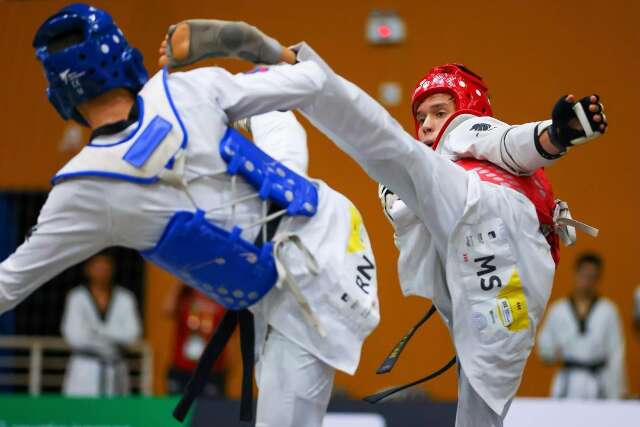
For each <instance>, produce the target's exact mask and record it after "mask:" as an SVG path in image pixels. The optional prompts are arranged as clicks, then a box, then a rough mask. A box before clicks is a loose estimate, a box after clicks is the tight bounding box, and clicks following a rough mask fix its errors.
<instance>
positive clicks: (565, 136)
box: [549, 94, 608, 152]
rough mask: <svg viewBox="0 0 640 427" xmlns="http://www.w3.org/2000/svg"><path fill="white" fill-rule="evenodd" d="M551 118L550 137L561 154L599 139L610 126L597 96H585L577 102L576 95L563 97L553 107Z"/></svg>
mask: <svg viewBox="0 0 640 427" xmlns="http://www.w3.org/2000/svg"><path fill="white" fill-rule="evenodd" d="M551 118H552V121H553V123H552V125H551V127H550V128H549V137H550V139H551V143H552V144H553V145H554V146H555V147H556V148H558V149H559V150H560V151H561V152H564V151H566V149H567V148H568V147H571V146H574V145H577V144H582V143H585V142H587V141H590V140H591V139H594V138H597V137H598V136H600V135H602V134H603V133H605V131H606V130H607V126H608V123H607V117H606V116H605V115H604V106H603V105H602V103H601V102H600V97H599V96H598V95H596V94H593V95H591V96H585V97H584V98H582V99H580V100H579V101H577V102H576V98H575V96H574V95H566V96H563V97H561V98H560V99H559V100H558V102H556V104H555V106H554V107H553V110H552V112H551Z"/></svg>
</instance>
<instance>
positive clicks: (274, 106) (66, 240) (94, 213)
mask: <svg viewBox="0 0 640 427" xmlns="http://www.w3.org/2000/svg"><path fill="white" fill-rule="evenodd" d="M160 74H161V73H158V74H156V76H154V77H153V78H152V79H151V80H150V81H149V83H147V85H145V88H143V91H142V92H141V94H142V95H141V96H142V97H149V99H150V101H149V102H146V103H145V102H143V103H142V104H140V105H141V107H142V108H141V109H140V111H141V112H140V116H141V117H140V118H139V120H138V121H136V122H135V123H132V124H131V125H130V126H129V127H127V128H126V129H123V130H121V131H119V132H117V133H115V134H109V135H101V136H98V137H96V138H94V139H93V140H92V141H91V143H90V144H89V145H90V147H89V148H87V147H85V149H83V151H85V153H89V152H90V151H91V150H100V149H101V148H98V147H105V148H104V149H105V150H110V152H111V153H112V154H114V153H115V154H117V151H116V150H118V149H121V148H122V147H126V144H129V143H130V142H131V141H134V140H136V138H137V137H138V135H140V133H141V132H144V130H145V125H141V123H143V124H146V123H147V122H148V120H149V118H151V117H154V115H160V116H162V117H164V118H166V119H167V120H169V121H170V123H172V124H173V127H172V128H171V131H170V134H169V135H170V137H171V138H174V137H173V136H171V135H172V134H173V132H177V136H176V138H178V137H179V138H178V139H182V138H183V137H182V135H181V132H182V133H184V134H186V135H187V136H188V138H187V139H186V140H184V139H183V141H186V144H185V145H184V147H183V148H184V150H185V151H184V157H183V159H184V169H183V173H182V178H183V179H184V181H185V182H186V185H187V187H188V189H189V192H190V193H191V195H192V197H193V200H194V201H195V204H196V205H197V206H198V207H199V208H201V209H203V210H204V211H206V212H207V218H208V219H209V220H211V221H213V222H215V223H216V224H217V225H219V226H221V227H223V228H225V229H227V230H230V229H231V228H232V226H235V225H237V226H239V227H241V228H243V230H244V233H243V237H244V238H245V239H246V240H249V241H253V240H254V239H255V237H256V235H257V232H258V230H259V227H248V226H249V225H250V224H252V223H254V222H256V221H257V220H259V219H260V218H261V217H262V215H263V214H262V205H261V203H260V202H259V199H257V198H252V199H247V200H244V201H242V202H240V203H237V204H236V205H235V209H233V208H232V207H231V206H230V204H229V201H230V200H232V198H234V197H239V196H242V195H249V194H255V190H253V188H252V187H250V186H249V184H248V183H246V182H245V181H244V180H243V179H238V180H237V185H236V186H235V190H234V191H232V186H231V185H230V178H229V176H228V175H226V174H224V171H225V170H226V166H227V165H226V163H225V162H224V161H223V160H222V158H221V156H220V154H219V141H220V139H221V137H222V136H223V134H224V132H225V131H226V130H227V127H228V124H229V123H231V122H233V121H235V120H239V119H243V118H246V117H250V116H255V115H258V114H261V113H266V112H269V111H274V110H290V109H292V108H295V107H301V106H303V105H304V104H305V103H307V102H310V101H311V100H312V99H313V97H314V96H315V95H316V94H317V93H318V92H319V91H320V90H322V87H323V85H324V81H325V76H324V73H323V72H322V70H321V69H320V67H318V66H317V65H316V64H313V63H310V62H308V63H305V64H299V65H296V66H293V67H292V66H280V67H272V68H271V69H270V70H269V71H267V72H261V73H253V74H238V75H232V74H230V73H228V72H226V71H225V70H223V69H220V68H216V67H210V68H200V69H196V70H192V71H189V72H184V73H173V74H170V75H169V76H168V77H167V80H166V84H165V83H163V82H164V81H163V80H159V79H161V75H160ZM163 84H164V85H165V86H166V87H168V91H169V92H170V93H171V98H172V103H173V104H175V105H172V106H171V109H173V110H176V111H178V112H179V115H180V117H181V119H182V124H180V126H178V125H177V124H176V121H175V119H176V118H175V117H173V116H172V113H171V112H170V111H169V107H168V106H167V99H165V98H163V96H164V95H163V93H164V92H162V91H163V90H164V89H162V88H163ZM151 85H155V86H154V87H151ZM147 88H149V89H147ZM143 92H144V93H143ZM138 102H140V100H138ZM174 106H175V108H174ZM174 113H175V111H174ZM181 128H182V129H181ZM256 130H257V131H258V132H259V130H258V129H256ZM174 139H175V138H174ZM120 144H122V145H120ZM162 144H164V141H163V142H162ZM111 147H113V148H111ZM161 147H164V145H161ZM161 152H162V149H161V148H159V149H158V150H156V152H154V155H155V153H161ZM105 153H107V151H105ZM115 154H114V155H113V156H112V158H114V159H116V160H118V159H120V157H118V156H117V155H115ZM82 156H84V157H82ZM153 159H154V158H153V157H152V158H151V160H149V162H148V163H153V162H152V160H153ZM80 160H82V162H81V161H80ZM85 161H92V162H97V163H100V161H101V160H100V158H99V157H96V156H90V155H89V154H83V152H81V153H80V154H79V155H78V156H76V157H75V158H74V159H72V160H71V162H70V163H69V164H68V165H67V166H66V167H65V168H63V170H62V172H63V173H70V174H75V173H78V171H79V170H82V168H83V167H85V165H86V164H88V163H83V162H85ZM100 166H101V167H103V166H104V164H101V165H100ZM146 166H147V165H146V164H145V165H144V166H143V167H145V168H146ZM163 166H164V164H163ZM113 168H114V170H116V171H118V168H120V169H122V170H123V171H125V172H126V171H128V170H131V168H130V167H129V166H127V165H126V164H120V165H119V166H118V167H115V166H113ZM213 175H215V176H213ZM69 176H71V175H69ZM75 176H76V178H73V179H66V180H62V181H61V182H60V183H58V184H57V185H55V187H54V188H53V189H52V191H51V192H50V194H49V197H48V199H47V202H46V203H45V205H44V206H43V208H42V210H41V212H40V215H39V218H38V224H37V227H36V229H35V231H34V232H33V234H32V235H31V236H30V238H29V239H28V240H27V241H25V242H24V243H23V244H22V245H21V246H20V247H19V248H18V249H17V250H16V252H15V253H14V254H12V255H11V256H10V257H9V258H7V259H6V260H4V261H3V262H2V264H1V265H0V312H3V311H6V310H7V309H10V308H11V307H13V306H15V305H16V304H17V303H18V302H19V301H21V300H22V299H24V298H25V297H26V296H27V295H29V293H31V292H32V291H33V290H35V289H36V288H37V287H39V286H40V285H42V284H43V283H44V282H46V281H47V280H48V279H50V278H52V277H53V276H55V275H56V274H58V273H60V272H61V271H63V270H64V269H66V268H68V267H69V266H71V265H74V264H76V263H78V262H80V261H82V260H83V259H85V258H87V257H89V256H91V255H92V254H95V253H97V252H98V251H100V250H101V249H103V248H106V247H110V246H124V247H128V248H132V249H136V250H141V251H143V250H147V249H150V248H152V247H154V246H155V245H156V243H157V242H158V240H159V238H160V237H161V235H162V232H163V231H164V229H165V226H166V225H167V222H168V221H169V219H170V218H171V217H172V216H173V215H174V213H175V212H176V211H180V210H193V209H194V203H193V202H192V200H191V199H190V198H189V197H188V196H187V194H186V192H185V191H184V189H183V188H180V187H179V186H176V185H171V184H169V183H165V182H164V181H160V182H156V183H153V184H145V185H141V184H138V183H135V182H128V181H122V180H116V179H110V178H101V177H96V176H87V175H84V176H79V177H78V175H75ZM317 184H318V188H319V190H318V192H319V206H318V213H317V214H316V215H314V216H313V217H311V218H306V217H304V218H303V217H295V218H286V219H284V220H283V221H282V223H281V225H280V227H279V229H278V233H285V232H288V233H293V234H295V235H298V236H299V237H300V239H301V241H302V243H303V244H304V245H305V246H306V248H307V249H308V250H309V251H310V253H312V254H313V255H314V256H315V259H316V261H317V263H318V266H319V274H318V275H315V276H314V275H311V274H309V271H308V269H307V268H306V266H305V263H304V257H303V256H302V255H301V253H300V251H299V250H298V249H297V248H296V247H295V246H293V245H288V246H285V247H284V248H283V249H284V250H283V257H284V261H285V264H286V265H288V266H289V267H290V272H291V274H292V275H293V277H295V278H296V280H297V283H298V285H299V287H300V290H301V292H302V293H303V295H304V296H305V298H306V299H307V301H308V303H309V305H310V306H311V310H312V312H313V313H314V315H315V317H316V318H317V319H318V320H319V322H320V324H321V326H322V328H323V329H324V331H325V332H326V334H327V335H326V337H322V336H321V335H320V334H319V333H318V332H317V331H316V330H315V329H314V328H313V327H312V326H310V325H309V323H308V322H307V321H305V319H304V317H303V315H302V312H301V310H300V308H299V306H298V304H297V302H296V300H295V299H294V298H293V296H292V294H291V292H289V291H288V290H287V289H286V286H285V288H284V289H282V290H281V289H275V288H274V289H273V290H272V291H271V292H270V293H269V295H268V296H267V297H266V298H264V299H263V300H262V301H261V302H260V303H259V304H258V305H257V306H256V307H255V310H259V311H260V315H261V316H263V318H264V319H266V321H267V322H268V323H269V324H271V325H273V326H274V327H276V328H277V329H279V330H280V332H282V333H283V334H284V335H285V336H287V337H288V338H289V339H291V340H292V341H294V342H296V343H297V344H299V345H300V346H302V347H303V348H305V349H307V350H308V351H309V352H311V353H312V354H314V355H315V356H317V357H318V358H320V359H321V360H323V361H324V362H325V363H327V364H329V365H331V366H333V367H335V368H337V369H340V370H343V371H345V372H348V373H353V372H354V371H355V369H356V367H357V365H358V362H359V358H360V350H361V346H362V342H363V340H364V338H365V337H366V336H367V335H368V334H369V333H370V332H371V331H372V330H373V329H374V328H375V326H376V325H377V323H378V321H379V309H378V299H377V285H376V277H375V267H374V266H375V264H374V262H375V261H374V259H373V255H372V253H371V249H370V245H369V242H368V237H367V235H366V231H365V229H364V225H363V223H362V218H361V216H360V214H359V213H358V211H357V210H356V209H355V207H353V205H352V204H351V202H349V201H348V200H347V199H346V198H345V197H344V196H342V195H341V194H339V193H337V192H335V191H334V190H332V189H331V188H329V187H328V186H327V185H326V184H324V183H323V182H321V181H317ZM362 272H364V275H363V274H362Z"/></svg>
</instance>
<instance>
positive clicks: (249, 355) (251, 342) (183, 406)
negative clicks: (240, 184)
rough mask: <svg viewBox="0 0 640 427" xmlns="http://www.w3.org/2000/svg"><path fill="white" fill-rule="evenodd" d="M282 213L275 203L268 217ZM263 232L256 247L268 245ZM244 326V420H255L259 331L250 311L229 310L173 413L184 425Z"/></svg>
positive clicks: (270, 228)
mask: <svg viewBox="0 0 640 427" xmlns="http://www.w3.org/2000/svg"><path fill="white" fill-rule="evenodd" d="M277 211H278V207H277V206H276V205H275V204H273V203H272V204H271V205H270V206H269V211H268V213H267V215H271V214H273V213H275V212H277ZM281 219H282V217H281V216H279V217H277V218H275V219H273V220H271V221H269V222H267V224H266V229H267V233H266V234H267V241H268V240H271V239H272V238H273V236H274V235H275V234H276V231H277V230H278V225H280V220H281ZM262 237H263V234H262V230H260V231H259V232H258V237H257V238H256V240H255V244H256V246H262V245H263V244H264V240H263V238H262ZM238 324H239V325H240V352H241V353H242V391H241V395H240V420H241V421H248V422H251V421H253V367H254V365H255V353H254V351H255V329H254V325H253V314H251V312H250V311H249V310H247V309H244V310H240V311H228V312H227V313H226V314H225V315H224V317H223V318H222V321H221V322H220V325H219V326H218V328H217V329H216V332H215V333H214V334H213V335H212V336H211V338H209V342H207V345H206V347H205V348H204V350H203V352H202V354H201V355H200V359H199V360H198V365H197V366H196V369H195V371H194V372H193V374H192V375H191V378H190V379H189V382H188V383H187V385H186V387H185V390H184V393H183V394H182V398H181V399H180V401H179V402H178V404H177V405H176V407H175V409H174V410H173V416H174V418H176V419H177V420H178V421H180V422H183V421H184V419H185V418H186V416H187V413H188V412H189V409H190V408H191V405H193V402H194V401H195V399H196V398H197V397H198V396H200V394H202V390H203V389H204V386H205V385H206V383H207V379H208V377H209V372H210V371H211V369H212V368H213V365H214V364H215V362H216V360H218V357H220V354H222V351H223V350H224V348H225V347H226V345H227V343H228V342H229V339H230V338H231V335H233V331H234V330H235V329H236V326H237V325H238Z"/></svg>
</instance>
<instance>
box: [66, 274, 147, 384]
mask: <svg viewBox="0 0 640 427" xmlns="http://www.w3.org/2000/svg"><path fill="white" fill-rule="evenodd" d="M61 329H62V336H63V337H64V339H65V340H66V341H67V344H69V346H70V347H71V357H70V359H69V363H68V365H67V372H66V375H65V379H64V384H63V393H64V394H66V395H74V396H105V395H107V396H111V395H123V394H128V393H129V376H128V372H127V366H126V363H125V361H124V359H123V358H122V354H121V347H123V346H126V345H127V344H132V343H133V342H134V341H136V340H137V339H138V338H139V337H140V330H141V328H140V318H139V316H138V309H137V307H136V301H135V297H134V296H133V294H132V293H131V292H129V291H128V290H126V289H124V288H121V287H119V286H115V287H114V288H113V290H112V295H111V300H110V301H109V305H108V307H107V310H106V312H105V313H104V314H102V313H100V311H99V309H98V307H97V306H96V304H95V302H94V300H93V298H92V296H91V292H90V291H89V289H88V288H87V287H86V286H78V287H76V288H74V289H72V290H71V291H70V292H69V295H68V296H67V301H66V304H65V307H64V316H63V318H62V328H61Z"/></svg>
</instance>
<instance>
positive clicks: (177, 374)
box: [165, 283, 225, 398]
mask: <svg viewBox="0 0 640 427" xmlns="http://www.w3.org/2000/svg"><path fill="white" fill-rule="evenodd" d="M165 313H166V314H167V315H168V316H171V317H172V318H173V319H174V320H175V325H176V334H175V339H174V342H173V350H172V352H171V354H172V355H173V356H172V364H171V367H170V368H169V372H168V373H167V391H168V393H169V394H181V393H182V392H183V390H184V388H185V386H186V385H187V381H189V378H190V377H191V373H192V372H193V371H194V370H195V368H196V365H197V363H198V359H199V358H200V354H201V353H202V351H203V349H204V347H205V345H206V344H207V342H208V340H209V338H210V337H211V335H212V334H213V332H214V331H215V330H216V328H217V327H218V324H219V323H220V321H221V320H222V317H223V316H224V314H225V309H224V307H222V306H221V305H219V304H218V303H216V302H215V301H214V300H212V299H210V298H207V297H206V296H205V295H203V294H202V293H200V292H198V291H196V290H195V289H193V288H190V287H188V286H186V285H183V284H181V283H177V284H176V285H174V287H173V289H172V290H171V292H170V293H169V295H168V296H167V300H166V301H165ZM224 363H225V362H224V353H223V355H222V356H221V357H219V358H218V360H217V361H216V363H215V365H214V366H213V369H212V370H211V372H210V375H209V379H208V381H207V384H206V386H205V388H204V390H203V395H204V397H209V398H221V397H224V396H225V365H224Z"/></svg>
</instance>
